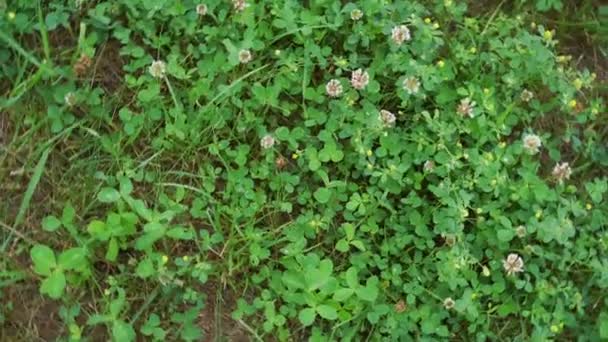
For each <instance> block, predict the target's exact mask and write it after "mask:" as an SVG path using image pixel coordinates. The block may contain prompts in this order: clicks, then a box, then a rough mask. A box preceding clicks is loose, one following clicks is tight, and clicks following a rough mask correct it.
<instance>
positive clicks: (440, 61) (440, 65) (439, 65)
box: [437, 60, 445, 68]
mask: <svg viewBox="0 0 608 342" xmlns="http://www.w3.org/2000/svg"><path fill="white" fill-rule="evenodd" d="M437 66H438V67H440V68H443V67H444V66H445V62H444V61H443V60H439V61H438V62H437Z"/></svg>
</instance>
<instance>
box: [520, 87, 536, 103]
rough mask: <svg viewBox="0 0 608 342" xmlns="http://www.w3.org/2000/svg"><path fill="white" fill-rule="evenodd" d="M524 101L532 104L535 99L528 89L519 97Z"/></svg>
mask: <svg viewBox="0 0 608 342" xmlns="http://www.w3.org/2000/svg"><path fill="white" fill-rule="evenodd" d="M519 97H520V98H521V100H522V101H524V102H530V101H531V100H532V99H533V98H534V93H533V92H531V91H529V90H528V89H524V90H523V91H522V92H521V95H519Z"/></svg>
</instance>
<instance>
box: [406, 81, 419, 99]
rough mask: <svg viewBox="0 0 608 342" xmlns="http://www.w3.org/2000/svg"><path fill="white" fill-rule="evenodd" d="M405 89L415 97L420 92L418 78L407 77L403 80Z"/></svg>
mask: <svg viewBox="0 0 608 342" xmlns="http://www.w3.org/2000/svg"><path fill="white" fill-rule="evenodd" d="M403 89H405V91H407V93H408V94H410V95H414V94H416V93H418V90H420V81H418V79H417V78H416V77H406V78H405V79H404V80H403Z"/></svg>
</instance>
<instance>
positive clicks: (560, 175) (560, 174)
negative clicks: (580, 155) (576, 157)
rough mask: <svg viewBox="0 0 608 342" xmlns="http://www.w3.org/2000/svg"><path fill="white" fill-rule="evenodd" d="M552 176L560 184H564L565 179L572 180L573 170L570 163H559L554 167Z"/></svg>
mask: <svg viewBox="0 0 608 342" xmlns="http://www.w3.org/2000/svg"><path fill="white" fill-rule="evenodd" d="M551 174H552V175H553V177H555V178H556V179H557V181H558V182H563V181H564V180H565V179H568V178H570V175H571V174H572V168H571V167H570V164H569V163H566V162H563V163H557V164H555V166H554V167H553V171H552V172H551Z"/></svg>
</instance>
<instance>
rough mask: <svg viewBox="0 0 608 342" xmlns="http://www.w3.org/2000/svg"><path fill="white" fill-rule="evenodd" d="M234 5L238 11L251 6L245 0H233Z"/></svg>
mask: <svg viewBox="0 0 608 342" xmlns="http://www.w3.org/2000/svg"><path fill="white" fill-rule="evenodd" d="M232 7H234V10H235V11H237V12H242V11H244V10H245V8H247V7H249V4H248V3H247V1H245V0H232Z"/></svg>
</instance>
